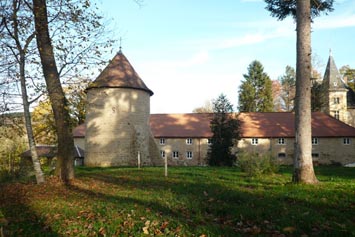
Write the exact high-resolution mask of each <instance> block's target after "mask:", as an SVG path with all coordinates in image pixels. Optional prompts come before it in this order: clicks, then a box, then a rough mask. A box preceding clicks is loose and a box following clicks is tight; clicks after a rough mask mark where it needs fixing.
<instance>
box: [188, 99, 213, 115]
mask: <svg viewBox="0 0 355 237" xmlns="http://www.w3.org/2000/svg"><path fill="white" fill-rule="evenodd" d="M192 112H193V113H213V105H212V102H211V101H209V100H207V101H205V104H204V105H203V106H201V107H197V108H195V109H193V110H192Z"/></svg>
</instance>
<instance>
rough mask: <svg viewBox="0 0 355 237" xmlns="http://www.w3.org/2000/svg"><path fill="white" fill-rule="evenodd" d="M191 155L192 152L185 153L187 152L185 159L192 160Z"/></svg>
mask: <svg viewBox="0 0 355 237" xmlns="http://www.w3.org/2000/svg"><path fill="white" fill-rule="evenodd" d="M192 155H193V154H192V151H187V152H186V158H187V159H192Z"/></svg>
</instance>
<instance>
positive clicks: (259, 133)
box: [239, 112, 355, 138]
mask: <svg viewBox="0 0 355 237" xmlns="http://www.w3.org/2000/svg"><path fill="white" fill-rule="evenodd" d="M239 119H240V121H241V133H242V137H260V138H262V137H270V138H271V137H294V136H295V129H294V123H295V116H294V113H290V112H274V113H241V114H240V115H239ZM312 136H314V137H355V128H353V127H351V126H349V125H346V124H345V123H343V122H341V121H339V120H337V119H335V118H333V117H331V116H329V115H327V114H324V113H321V112H313V113H312Z"/></svg>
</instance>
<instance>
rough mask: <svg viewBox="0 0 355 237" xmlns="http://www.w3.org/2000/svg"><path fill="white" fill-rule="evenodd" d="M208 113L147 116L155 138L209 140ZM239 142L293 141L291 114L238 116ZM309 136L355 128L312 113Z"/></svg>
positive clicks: (79, 133) (350, 132) (79, 132)
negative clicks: (262, 139)
mask: <svg viewBox="0 0 355 237" xmlns="http://www.w3.org/2000/svg"><path fill="white" fill-rule="evenodd" d="M212 117H213V114H212V113H191V114H151V115H150V127H151V131H152V133H153V136H154V137H155V138H189V137H191V138H208V137H212V133H211V129H210V121H211V119H212ZM238 118H239V120H240V122H241V137H242V138H252V137H255V138H277V137H294V136H295V130H294V121H295V120H294V113H291V112H271V113H256V112H255V113H240V114H239V116H238ZM73 135H74V137H84V136H85V125H84V124H83V125H80V126H78V127H76V128H75V129H74V131H73ZM312 136H314V137H355V128H354V127H351V126H349V125H347V124H345V123H343V122H341V121H339V120H337V119H335V118H333V117H331V116H329V115H327V114H325V113H321V112H313V113H312Z"/></svg>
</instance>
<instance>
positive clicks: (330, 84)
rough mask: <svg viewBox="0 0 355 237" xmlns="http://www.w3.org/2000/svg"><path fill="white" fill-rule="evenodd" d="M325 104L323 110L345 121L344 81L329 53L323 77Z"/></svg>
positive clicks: (345, 93) (345, 89)
mask: <svg viewBox="0 0 355 237" xmlns="http://www.w3.org/2000/svg"><path fill="white" fill-rule="evenodd" d="M323 91H324V93H325V100H326V102H325V105H324V108H323V111H324V112H325V113H327V114H329V115H331V116H333V117H334V118H336V119H339V120H341V121H343V122H345V123H347V117H348V116H347V115H348V113H347V91H348V89H347V88H346V85H345V83H344V82H343V80H342V79H341V75H340V73H339V71H338V69H337V67H336V65H335V62H334V59H333V56H332V55H331V54H330V55H329V59H328V63H327V67H326V70H325V73H324V77H323Z"/></svg>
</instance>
